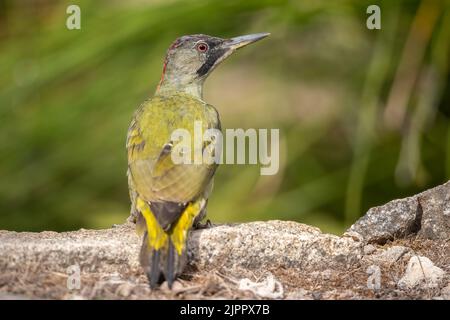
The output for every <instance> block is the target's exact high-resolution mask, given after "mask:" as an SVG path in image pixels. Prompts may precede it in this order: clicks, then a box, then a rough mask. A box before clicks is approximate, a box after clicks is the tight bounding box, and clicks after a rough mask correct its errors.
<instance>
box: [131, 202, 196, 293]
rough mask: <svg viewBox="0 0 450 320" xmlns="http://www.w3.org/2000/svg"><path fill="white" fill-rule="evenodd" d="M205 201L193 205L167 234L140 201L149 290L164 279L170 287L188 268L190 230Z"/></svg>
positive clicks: (148, 208)
mask: <svg viewBox="0 0 450 320" xmlns="http://www.w3.org/2000/svg"><path fill="white" fill-rule="evenodd" d="M203 202H204V200H201V201H197V202H193V203H190V204H189V205H188V206H187V207H186V208H185V209H184V211H183V213H182V214H181V215H180V217H179V218H178V219H177V221H176V222H175V223H174V224H173V225H172V226H171V228H170V229H169V230H167V231H165V230H163V229H162V228H161V226H160V225H159V223H158V221H157V220H156V218H155V216H154V215H153V213H152V212H151V209H150V206H149V205H147V203H145V202H144V201H140V200H139V199H138V203H137V206H138V209H139V211H140V212H141V213H142V215H143V217H144V219H145V223H146V231H145V234H144V237H143V242H142V247H141V254H140V260H141V264H142V266H143V267H144V270H145V272H146V274H147V277H148V280H149V283H150V287H151V288H155V287H157V286H158V284H159V283H160V282H161V281H162V279H163V278H165V279H166V280H167V284H168V286H169V288H171V287H172V284H173V282H174V281H175V279H176V278H177V277H178V276H179V275H180V274H181V272H182V271H183V269H184V267H185V266H186V262H187V258H186V255H187V254H186V251H187V250H186V249H187V248H186V244H187V238H188V235H189V230H190V229H191V227H192V223H193V221H194V219H195V217H196V216H197V215H198V214H199V213H200V211H201V209H202V205H204V203H203Z"/></svg>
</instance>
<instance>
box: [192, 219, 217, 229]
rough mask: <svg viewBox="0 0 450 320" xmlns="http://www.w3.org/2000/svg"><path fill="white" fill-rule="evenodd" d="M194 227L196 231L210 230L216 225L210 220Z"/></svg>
mask: <svg viewBox="0 0 450 320" xmlns="http://www.w3.org/2000/svg"><path fill="white" fill-rule="evenodd" d="M194 227H195V229H209V228H212V227H214V225H213V223H212V222H211V220H209V219H208V220H206V222H205V223H201V222H198V223H197V224H196V225H195V226H194Z"/></svg>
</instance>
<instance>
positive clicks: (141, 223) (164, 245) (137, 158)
mask: <svg viewBox="0 0 450 320" xmlns="http://www.w3.org/2000/svg"><path fill="white" fill-rule="evenodd" d="M268 35H269V33H257V34H249V35H244V36H239V37H233V38H219V37H213V36H208V35H204V34H194V35H186V36H182V37H179V38H178V39H176V40H175V41H174V42H173V43H172V44H171V45H170V47H169V49H168V50H167V53H166V57H165V60H164V65H163V71H162V75H161V80H160V82H159V84H158V86H157V88H156V91H155V93H154V95H153V97H151V98H150V99H148V100H146V101H145V102H143V103H142V104H141V105H140V106H139V107H138V108H137V109H136V111H135V112H134V114H133V117H132V120H131V123H130V125H129V128H128V132H127V139H126V149H127V158H128V168H127V177H128V187H129V195H130V200H131V215H130V216H132V217H134V222H135V223H136V230H137V233H138V234H139V235H140V236H141V237H142V246H141V250H140V254H139V260H140V263H141V266H142V268H143V270H144V272H145V274H146V275H147V278H148V282H149V285H150V288H152V289H154V288H157V287H158V286H159V285H161V283H162V282H163V281H164V280H166V281H167V284H168V287H169V288H172V285H173V283H174V281H175V279H177V277H179V276H180V275H181V273H182V272H183V270H184V268H185V266H186V264H187V248H186V247H187V240H188V237H189V233H190V231H191V230H192V229H193V228H200V227H202V226H203V225H202V224H201V221H202V219H203V218H204V217H205V215H206V206H207V203H208V197H209V195H210V193H211V190H212V186H213V177H214V174H215V172H216V169H217V166H218V164H217V163H216V162H213V163H203V162H202V163H200V164H199V163H196V162H195V163H178V162H174V161H173V153H174V152H175V143H174V141H173V139H172V132H173V131H174V130H177V129H180V128H182V129H184V130H187V132H189V133H190V134H192V133H193V132H194V123H195V122H196V121H200V123H201V126H202V129H203V130H206V129H216V130H221V124H220V119H219V113H218V111H217V110H216V109H215V108H214V107H213V106H212V105H210V104H208V103H206V102H205V101H204V100H203V84H204V82H205V80H206V78H207V77H208V76H209V75H210V74H211V72H212V71H213V70H214V69H215V68H216V67H217V66H218V65H219V64H220V63H221V62H223V61H224V60H225V59H226V58H228V57H229V56H230V55H231V54H232V53H234V52H235V51H236V50H238V49H240V48H242V47H244V46H246V45H248V44H251V43H254V42H256V41H258V40H261V39H263V38H265V37H267V36H268ZM211 143H214V141H213V140H212V141H210V144H211ZM216 143H217V142H216ZM206 147H207V146H206V145H202V148H203V149H202V150H205V148H206ZM206 149H207V150H215V149H214V148H206ZM209 152H211V153H212V152H214V151H209ZM213 156H215V155H213Z"/></svg>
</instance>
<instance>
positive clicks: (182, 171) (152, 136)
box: [127, 99, 220, 203]
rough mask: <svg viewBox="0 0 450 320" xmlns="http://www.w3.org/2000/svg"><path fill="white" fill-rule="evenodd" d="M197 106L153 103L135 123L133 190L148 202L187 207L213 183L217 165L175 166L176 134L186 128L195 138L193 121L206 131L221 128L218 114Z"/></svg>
mask: <svg viewBox="0 0 450 320" xmlns="http://www.w3.org/2000/svg"><path fill="white" fill-rule="evenodd" d="M198 104H199V102H198V101H197V100H194V101H185V100H181V101H178V102H175V103H174V102H173V101H171V100H170V99H165V100H157V101H152V102H151V103H150V104H147V105H145V106H144V107H143V108H142V109H140V110H139V111H138V112H137V114H136V116H135V118H134V119H133V121H132V124H131V126H130V129H129V132H128V138H127V150H128V163H129V171H130V175H131V179H132V182H133V185H134V188H135V189H136V191H137V193H138V194H139V195H140V196H142V197H143V198H144V199H145V200H146V201H149V202H152V201H154V202H157V201H166V202H175V203H187V202H189V201H191V200H192V199H194V198H195V197H196V196H198V195H199V194H201V193H202V192H203V190H204V189H205V188H206V186H207V184H208V183H209V181H210V180H211V178H212V176H213V174H214V171H215V169H216V165H215V164H212V165H208V164H175V163H174V162H173V161H172V158H171V155H172V151H173V143H172V141H170V137H171V133H172V131H173V130H175V129H179V128H183V129H186V130H187V131H189V132H190V133H192V134H191V135H192V136H193V131H194V129H193V126H194V121H202V126H203V130H205V129H207V128H220V123H219V120H218V118H217V113H215V115H214V114H213V113H214V112H215V110H214V112H213V111H211V110H210V109H209V107H205V106H204V105H198ZM208 149H210V150H214V149H213V148H208Z"/></svg>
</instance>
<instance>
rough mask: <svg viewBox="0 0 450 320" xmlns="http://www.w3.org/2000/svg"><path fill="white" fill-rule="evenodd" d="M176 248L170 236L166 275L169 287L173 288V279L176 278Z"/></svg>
mask: <svg viewBox="0 0 450 320" xmlns="http://www.w3.org/2000/svg"><path fill="white" fill-rule="evenodd" d="M174 264H175V250H174V247H173V243H172V241H171V240H170V238H169V248H168V249H167V267H166V274H165V277H166V279H167V284H168V285H169V288H170V289H172V284H173V281H174V280H175V276H176V275H175V266H174Z"/></svg>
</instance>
